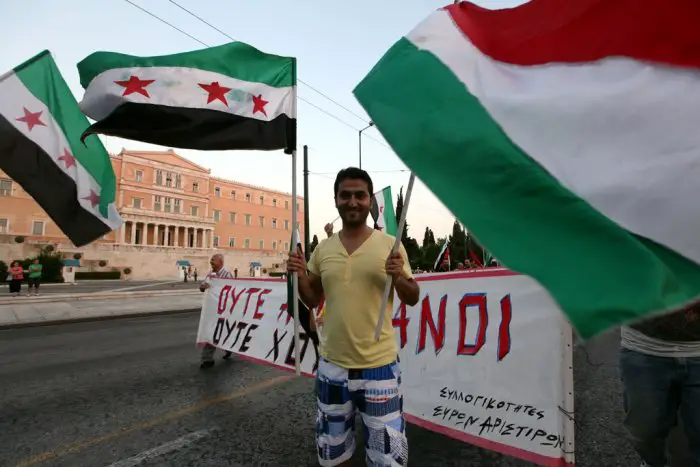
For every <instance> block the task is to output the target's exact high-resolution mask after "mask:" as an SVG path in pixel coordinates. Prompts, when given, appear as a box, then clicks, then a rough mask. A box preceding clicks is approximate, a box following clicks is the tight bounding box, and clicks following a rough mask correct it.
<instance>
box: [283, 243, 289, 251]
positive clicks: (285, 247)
mask: <svg viewBox="0 0 700 467" xmlns="http://www.w3.org/2000/svg"><path fill="white" fill-rule="evenodd" d="M284 251H289V242H284Z"/></svg>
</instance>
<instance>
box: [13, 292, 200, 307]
mask: <svg viewBox="0 0 700 467" xmlns="http://www.w3.org/2000/svg"><path fill="white" fill-rule="evenodd" d="M201 293H202V292H200V291H199V290H196V289H195V290H184V291H181V292H177V293H173V291H172V290H151V291H143V292H92V293H85V294H48V295H42V296H40V297H25V296H20V297H12V298H0V306H2V305H31V304H33V303H47V302H73V301H77V300H114V299H120V298H121V299H124V298H148V297H161V296H164V295H177V296H182V295H197V294H201Z"/></svg>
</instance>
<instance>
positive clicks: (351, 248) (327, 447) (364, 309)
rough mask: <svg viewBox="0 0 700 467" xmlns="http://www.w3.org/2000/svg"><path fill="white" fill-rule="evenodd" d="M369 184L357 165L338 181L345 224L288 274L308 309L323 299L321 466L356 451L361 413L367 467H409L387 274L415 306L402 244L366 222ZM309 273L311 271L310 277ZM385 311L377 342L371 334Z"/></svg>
mask: <svg viewBox="0 0 700 467" xmlns="http://www.w3.org/2000/svg"><path fill="white" fill-rule="evenodd" d="M373 192H374V191H373V186H372V179H371V178H370V176H369V175H368V174H367V172H365V171H364V170H361V169H357V168H354V167H351V168H348V169H344V170H341V171H340V172H339V173H338V176H337V177H336V179H335V185H334V193H335V204H336V208H337V209H338V213H339V214H340V217H341V220H342V222H343V227H342V229H341V230H340V232H338V233H337V234H333V235H332V236H330V237H329V238H327V239H325V240H323V241H322V242H321V243H320V244H319V245H318V246H317V247H316V249H315V250H314V253H313V255H312V256H311V260H310V261H309V264H308V265H307V264H306V261H305V260H304V256H303V254H302V253H301V252H299V251H297V252H294V253H292V254H290V257H289V261H288V263H287V264H288V266H287V269H288V271H289V272H297V273H298V274H299V294H300V295H301V298H302V300H303V301H304V303H306V304H307V305H308V306H310V307H314V306H317V305H318V303H319V301H320V299H321V297H322V296H324V295H325V307H326V313H325V317H324V323H323V333H322V334H321V336H320V340H321V345H320V353H321V358H320V359H319V364H318V371H317V375H316V379H317V381H316V398H317V404H318V411H317V413H318V416H317V420H316V444H317V446H318V460H319V463H320V464H321V465H322V466H336V465H342V464H345V463H347V462H348V461H349V460H350V458H351V457H352V455H353V453H354V451H355V429H354V428H355V412H356V411H359V412H360V413H361V414H362V423H363V428H364V433H365V440H366V442H365V452H366V461H367V465H401V466H403V465H406V464H407V462H408V442H407V440H406V434H405V421H404V417H403V398H402V395H401V389H400V385H401V373H400V369H399V365H398V348H397V345H396V340H395V338H394V328H393V326H392V324H391V316H392V315H391V310H392V309H393V294H392V297H390V298H391V299H390V300H389V304H388V306H387V308H386V309H385V310H380V308H381V302H382V294H383V292H384V284H385V281H386V278H387V276H390V277H391V278H392V282H393V289H394V290H395V291H396V294H397V295H398V297H399V299H400V300H401V301H402V302H404V303H406V304H408V305H415V304H416V303H418V299H419V295H420V290H419V288H418V284H417V283H416V281H414V280H413V276H412V274H411V268H410V266H409V264H408V259H407V256H406V251H405V250H404V248H403V246H402V247H401V248H400V251H399V252H398V253H394V254H392V252H391V250H392V247H393V246H394V237H392V236H390V235H386V234H384V233H382V232H379V231H376V230H373V229H372V228H371V227H369V226H368V225H367V216H368V215H369V212H370V203H371V197H372V193H373ZM307 269H308V272H307ZM380 312H381V313H385V319H384V327H383V329H382V332H381V337H380V339H379V341H375V339H374V332H375V328H376V325H377V320H378V319H379V313H380Z"/></svg>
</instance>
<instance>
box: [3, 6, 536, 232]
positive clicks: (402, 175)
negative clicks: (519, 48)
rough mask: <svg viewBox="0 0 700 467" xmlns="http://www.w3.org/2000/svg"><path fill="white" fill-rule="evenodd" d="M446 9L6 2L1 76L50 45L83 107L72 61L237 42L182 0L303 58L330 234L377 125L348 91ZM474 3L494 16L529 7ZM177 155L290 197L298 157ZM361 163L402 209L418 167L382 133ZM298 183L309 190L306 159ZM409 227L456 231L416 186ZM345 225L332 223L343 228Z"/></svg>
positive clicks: (303, 140) (312, 187)
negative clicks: (343, 190)
mask: <svg viewBox="0 0 700 467" xmlns="http://www.w3.org/2000/svg"><path fill="white" fill-rule="evenodd" d="M446 3H449V0H409V1H406V0H381V1H380V0H354V1H353V2H324V1H321V0H266V1H261V0H236V1H235V2H234V1H230V0H208V1H206V2H202V1H197V0H100V1H96V0H62V1H60V2H59V1H55V0H23V1H19V0H6V1H4V2H2V5H1V6H0V44H3V52H2V54H1V55H0V74H2V73H4V72H5V71H7V70H10V69H12V68H13V67H15V66H17V65H19V64H20V63H22V62H23V61H25V60H27V59H28V58H30V57H32V56H33V55H35V54H37V53H38V52H40V51H42V50H44V49H49V50H50V51H51V52H52V55H53V57H54V59H55V60H56V63H57V64H58V67H59V69H60V70H61V72H62V73H63V76H64V78H65V79H66V81H67V82H68V85H69V86H70V88H71V90H72V91H73V94H74V95H75V96H76V98H77V99H78V100H80V99H81V98H82V95H83V89H82V87H81V86H80V82H79V79H78V71H77V67H76V64H77V63H78V62H79V61H80V60H82V59H83V58H85V57H87V56H88V55H89V54H91V53H92V52H96V51H102V50H104V51H111V52H121V53H125V54H131V55H140V56H153V55H167V54H172V53H179V52H185V51H190V50H197V49H200V48H203V47H204V45H202V43H204V44H206V45H207V46H214V45H220V44H225V43H228V42H231V39H229V38H228V37H226V36H225V35H224V34H222V33H221V32H218V31H216V29H214V28H213V27H211V26H209V25H207V24H204V23H203V22H201V21H200V20H198V19H197V18H195V17H193V16H191V15H190V14H188V13H187V12H185V11H183V9H181V8H180V7H178V5H180V6H182V7H183V8H186V9H187V10H190V11H191V12H192V13H194V14H196V15H197V16H199V17H200V18H202V19H204V20H206V21H207V22H209V23H210V24H211V25H212V26H214V27H215V28H218V29H219V30H221V31H223V32H224V33H225V34H227V35H229V36H231V37H232V38H233V39H235V40H240V41H243V42H246V43H248V44H251V45H253V46H254V47H257V48H258V49H260V50H262V51H264V52H268V53H273V54H277V55H286V56H294V57H297V63H298V78H299V80H300V81H302V82H300V83H299V85H298V96H299V99H300V100H299V105H298V115H297V117H298V144H299V151H300V156H301V148H302V146H303V145H307V146H308V148H309V171H310V172H311V175H310V176H309V205H310V209H309V213H310V222H311V229H310V230H311V234H312V235H313V234H318V235H319V237H321V238H322V237H323V235H322V234H323V226H324V225H325V223H326V222H330V221H332V220H334V219H336V217H337V212H336V210H335V206H334V203H333V181H334V178H335V174H336V173H337V172H338V171H339V170H340V169H342V168H344V167H349V166H357V165H358V152H359V148H358V146H359V142H358V132H359V130H360V129H362V128H364V127H366V126H367V123H368V121H369V117H368V116H367V114H366V113H365V112H364V111H363V109H362V107H361V106H360V105H359V104H358V102H357V101H356V100H355V98H354V96H353V94H352V90H353V89H354V88H355V86H356V85H357V84H358V83H359V82H360V81H361V80H362V78H364V76H365V75H366V74H367V73H368V72H369V70H370V69H371V68H372V67H373V66H374V64H375V63H377V61H378V60H379V59H380V58H381V57H382V55H383V54H384V52H386V50H388V49H389V47H391V45H392V44H393V43H394V42H395V41H396V40H398V39H399V38H400V37H401V36H403V35H404V34H406V33H408V32H409V31H410V30H411V29H412V28H413V27H414V26H416V25H417V24H418V23H419V22H420V21H421V20H422V19H424V18H425V17H427V16H428V15H429V14H430V13H431V12H433V11H434V10H436V9H438V8H440V7H442V6H444V5H445V4H446ZM475 3H478V4H480V5H481V6H485V7H488V8H494V9H495V8H507V7H510V6H515V5H517V4H518V3H522V1H521V0H480V1H479V0H477V1H475ZM134 5H137V6H139V7H141V8H143V9H146V10H147V11H148V12H150V13H151V14H152V15H155V16H157V17H159V18H161V19H162V20H165V21H167V22H168V23H170V24H172V25H173V26H175V27H177V28H179V29H180V30H181V31H182V32H181V31H177V30H175V29H174V28H172V27H171V26H168V25H166V24H164V23H163V22H161V21H160V20H158V19H156V18H154V17H153V16H151V15H150V14H149V13H147V12H145V11H143V10H140V9H139V8H138V7H137V6H134ZM188 35H189V36H192V37H188ZM199 41H201V42H199ZM329 98H330V99H329ZM102 141H103V143H104V144H105V146H106V147H107V149H108V150H109V151H110V152H112V153H115V152H119V151H120V150H121V149H122V148H127V149H143V150H148V149H155V150H163V149H165V148H162V147H159V146H153V145H149V144H145V143H140V142H136V141H129V140H123V139H119V138H113V137H103V138H102ZM176 152H177V153H178V154H180V155H182V156H184V157H186V158H187V159H190V160H192V161H194V162H196V163H197V164H200V165H202V166H204V167H206V168H209V169H211V171H212V174H213V175H215V176H217V177H223V178H229V179H233V180H237V181H240V182H244V183H250V184H253V185H260V186H264V187H268V188H273V189H276V190H280V191H286V192H291V173H292V167H291V159H290V158H289V156H286V155H285V154H284V153H283V152H281V151H271V152H263V151H256V152H252V151H235V152H234V151H192V150H183V149H176ZM362 168H364V169H365V170H367V171H368V172H369V173H370V175H371V176H372V180H373V182H374V186H375V191H377V190H379V189H381V188H383V187H386V186H391V188H392V192H393V195H394V204H395V202H396V195H397V194H398V192H399V189H400V188H401V187H402V186H403V187H404V189H405V187H406V186H407V184H408V178H409V175H410V172H409V171H408V169H407V168H406V166H405V165H404V164H403V163H402V162H401V160H400V159H399V158H398V157H397V156H396V155H395V154H394V152H393V151H392V150H391V148H390V147H389V145H388V144H387V143H386V142H385V141H384V139H383V138H382V136H381V134H380V133H379V132H378V131H377V129H376V128H370V129H368V130H366V131H364V132H363V136H362ZM297 176H298V180H299V185H298V189H299V193H300V194H303V184H302V158H301V157H299V163H298V172H297ZM407 222H408V224H409V235H411V236H413V237H415V238H417V239H418V241H419V243H420V242H421V241H422V239H423V233H424V231H425V227H426V226H429V227H430V228H431V229H433V231H434V233H435V236H436V237H443V236H446V235H448V234H449V233H451V231H452V224H453V222H454V216H453V215H452V214H451V213H450V212H449V211H448V210H447V209H446V208H445V207H444V206H443V205H442V203H441V202H440V201H439V200H438V199H437V198H436V197H435V196H434V195H433V194H432V193H431V192H430V191H429V190H428V189H427V188H426V187H425V185H423V184H422V183H420V182H419V181H417V183H416V185H415V187H414V191H413V194H412V197H411V203H410V206H409V210H408V217H407ZM339 228H340V225H339V223H336V230H338V229H339Z"/></svg>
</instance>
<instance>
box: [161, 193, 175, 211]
mask: <svg viewBox="0 0 700 467" xmlns="http://www.w3.org/2000/svg"><path fill="white" fill-rule="evenodd" d="M172 209H173V199H172V198H170V197H168V196H166V197H165V205H164V207H163V211H164V212H170V211H172Z"/></svg>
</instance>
